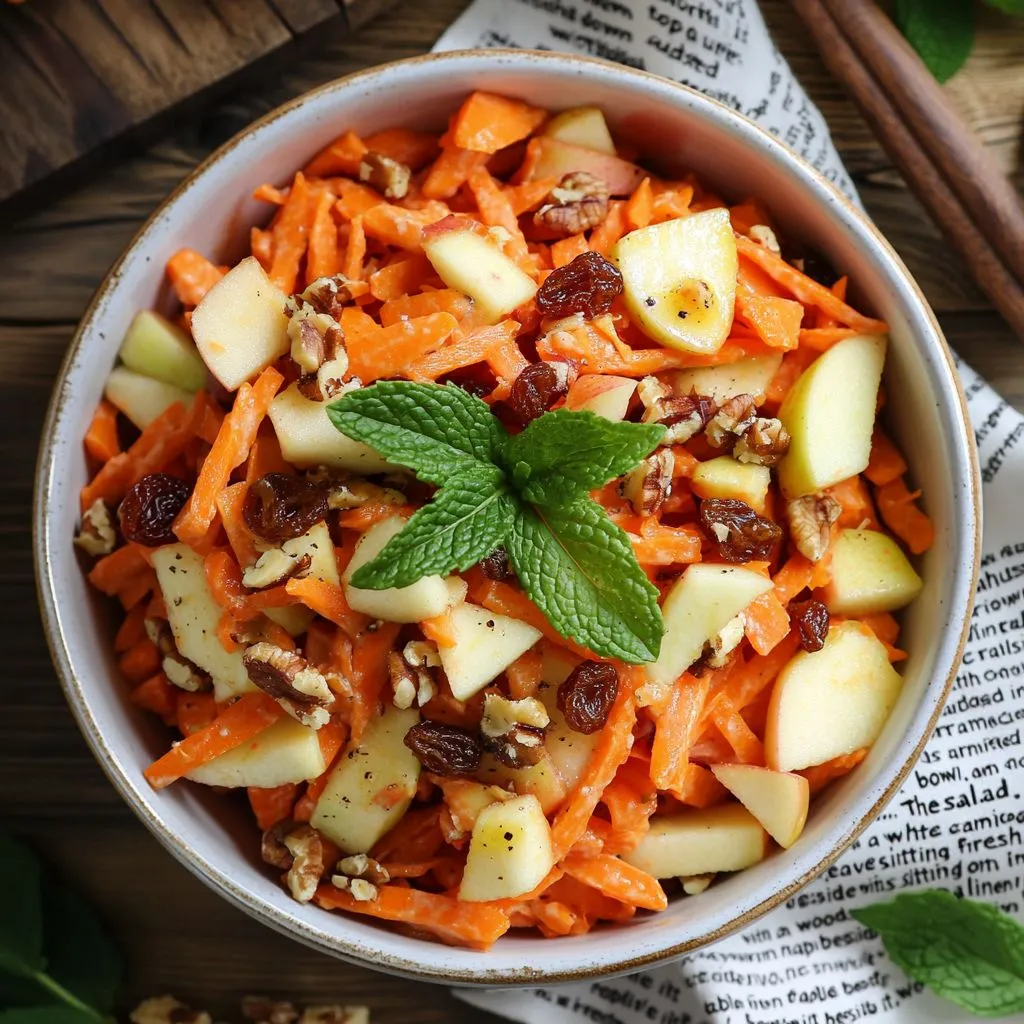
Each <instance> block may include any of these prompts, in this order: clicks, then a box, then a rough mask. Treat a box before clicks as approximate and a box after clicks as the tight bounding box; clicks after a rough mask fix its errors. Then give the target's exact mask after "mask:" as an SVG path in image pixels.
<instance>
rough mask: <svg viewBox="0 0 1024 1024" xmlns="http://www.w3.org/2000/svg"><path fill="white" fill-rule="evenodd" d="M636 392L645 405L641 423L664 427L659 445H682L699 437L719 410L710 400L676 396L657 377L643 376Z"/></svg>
mask: <svg viewBox="0 0 1024 1024" xmlns="http://www.w3.org/2000/svg"><path fill="white" fill-rule="evenodd" d="M636 393H637V395H638V396H639V398H640V401H641V402H642V403H643V406H644V414H643V416H642V417H641V419H642V421H643V422H644V423H660V424H662V425H663V426H665V427H666V428H667V430H666V431H665V436H664V437H663V438H662V440H661V444H662V445H663V446H665V445H672V444H683V442H685V441H689V440H690V438H691V437H695V436H696V435H697V434H699V433H700V432H701V431H702V430H703V429H704V428H705V427H706V426H707V425H708V423H709V421H710V420H711V418H712V417H713V416H714V415H715V411H716V409H717V408H718V407H717V405H716V404H715V400H714V399H713V398H709V397H708V396H707V395H698V394H695V393H691V394H689V395H675V394H673V392H672V389H671V388H670V387H669V386H668V385H667V384H665V383H664V382H663V381H660V380H658V378H657V377H644V378H643V380H641V381H640V383H639V384H638V385H637V389H636Z"/></svg>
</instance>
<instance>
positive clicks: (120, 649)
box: [114, 604, 148, 654]
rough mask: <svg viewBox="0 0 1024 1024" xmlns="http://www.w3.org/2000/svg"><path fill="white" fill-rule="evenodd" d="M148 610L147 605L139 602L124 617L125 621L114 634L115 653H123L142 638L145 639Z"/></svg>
mask: <svg viewBox="0 0 1024 1024" xmlns="http://www.w3.org/2000/svg"><path fill="white" fill-rule="evenodd" d="M147 612H148V608H147V607H146V606H145V605H142V604H137V605H136V606H135V607H134V608H132V609H131V611H129V612H128V614H127V615H126V616H125V617H124V621H123V622H122V623H121V625H120V626H118V627H117V633H116V634H115V635H114V653H115V654H123V653H124V652H125V651H127V650H128V649H129V648H131V647H134V646H135V645H136V644H137V643H138V642H139V641H140V640H143V639H145V637H146V618H147Z"/></svg>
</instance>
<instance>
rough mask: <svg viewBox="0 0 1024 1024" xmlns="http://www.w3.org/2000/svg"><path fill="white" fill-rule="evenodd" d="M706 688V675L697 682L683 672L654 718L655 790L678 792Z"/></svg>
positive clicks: (680, 787)
mask: <svg viewBox="0 0 1024 1024" xmlns="http://www.w3.org/2000/svg"><path fill="white" fill-rule="evenodd" d="M710 685H711V682H710V679H709V678H708V677H707V676H703V677H701V678H700V679H697V678H695V677H694V676H692V675H690V674H689V673H688V672H686V673H684V674H683V676H682V677H681V678H680V679H679V680H678V681H677V682H676V683H675V684H674V685H673V686H672V689H671V692H670V694H669V697H668V700H667V702H666V704H665V706H664V708H663V709H662V710H661V711H659V712H658V713H657V714H656V715H655V718H654V723H655V725H654V742H653V744H652V745H651V768H650V774H651V781H652V782H653V783H654V784H655V785H656V786H657V787H658V789H661V790H665V791H667V792H678V791H679V790H681V789H682V786H683V782H684V777H685V775H684V772H685V766H686V764H687V761H688V758H689V753H690V747H691V746H692V745H693V741H694V740H695V739H696V738H697V729H698V725H699V724H700V718H701V712H702V711H703V710H704V704H705V702H706V701H707V696H708V690H709V688H710Z"/></svg>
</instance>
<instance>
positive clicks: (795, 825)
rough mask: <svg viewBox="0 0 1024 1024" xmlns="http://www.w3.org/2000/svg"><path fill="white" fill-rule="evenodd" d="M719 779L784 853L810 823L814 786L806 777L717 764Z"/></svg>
mask: <svg viewBox="0 0 1024 1024" xmlns="http://www.w3.org/2000/svg"><path fill="white" fill-rule="evenodd" d="M711 771H712V772H714V775H715V778H716V779H718V781H719V782H720V783H721V784H722V785H723V786H725V788H726V789H727V790H729V792H730V793H732V795H733V796H734V797H736V799H737V800H739V802H740V803H741V804H743V806H744V807H746V809H747V810H748V811H750V813H751V814H752V815H753V816H754V817H755V818H757V820H758V821H759V822H761V824H762V825H763V826H764V828H765V831H766V832H767V833H768V835H770V836H771V837H772V839H774V840H775V842H777V843H778V844H779V846H781V847H782V848H783V849H784V850H788V849H789V847H791V846H792V845H793V843H795V842H796V840H797V838H798V837H799V835H800V833H801V832H802V831H803V830H804V824H805V823H806V821H807V808H808V805H809V803H810V799H811V796H810V786H809V785H808V784H807V780H806V779H805V778H804V777H803V776H802V775H794V774H792V773H791V772H773V771H772V770H771V769H770V768H761V767H759V766H757V765H753V764H713V765H712V766H711Z"/></svg>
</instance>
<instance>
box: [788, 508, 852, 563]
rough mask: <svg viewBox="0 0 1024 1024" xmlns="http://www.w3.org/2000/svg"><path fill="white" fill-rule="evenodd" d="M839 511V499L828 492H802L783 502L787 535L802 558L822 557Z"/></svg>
mask: <svg viewBox="0 0 1024 1024" xmlns="http://www.w3.org/2000/svg"><path fill="white" fill-rule="evenodd" d="M841 512H842V509H841V508H840V505H839V502H838V501H836V500H835V498H832V497H830V496H829V495H827V494H805V495H804V496H803V497H802V498H794V499H793V500H792V501H790V502H789V503H788V504H787V505H786V515H787V516H788V517H789V534H790V537H791V538H792V540H793V544H794V545H795V547H796V549H797V551H799V552H800V554H801V555H803V556H804V558H807V559H810V561H812V562H819V561H821V559H822V557H823V556H824V555H825V552H826V551H828V547H829V542H830V541H831V539H832V524H833V523H834V522H835V521H836V520H837V519H838V518H839V515H840V513H841Z"/></svg>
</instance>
